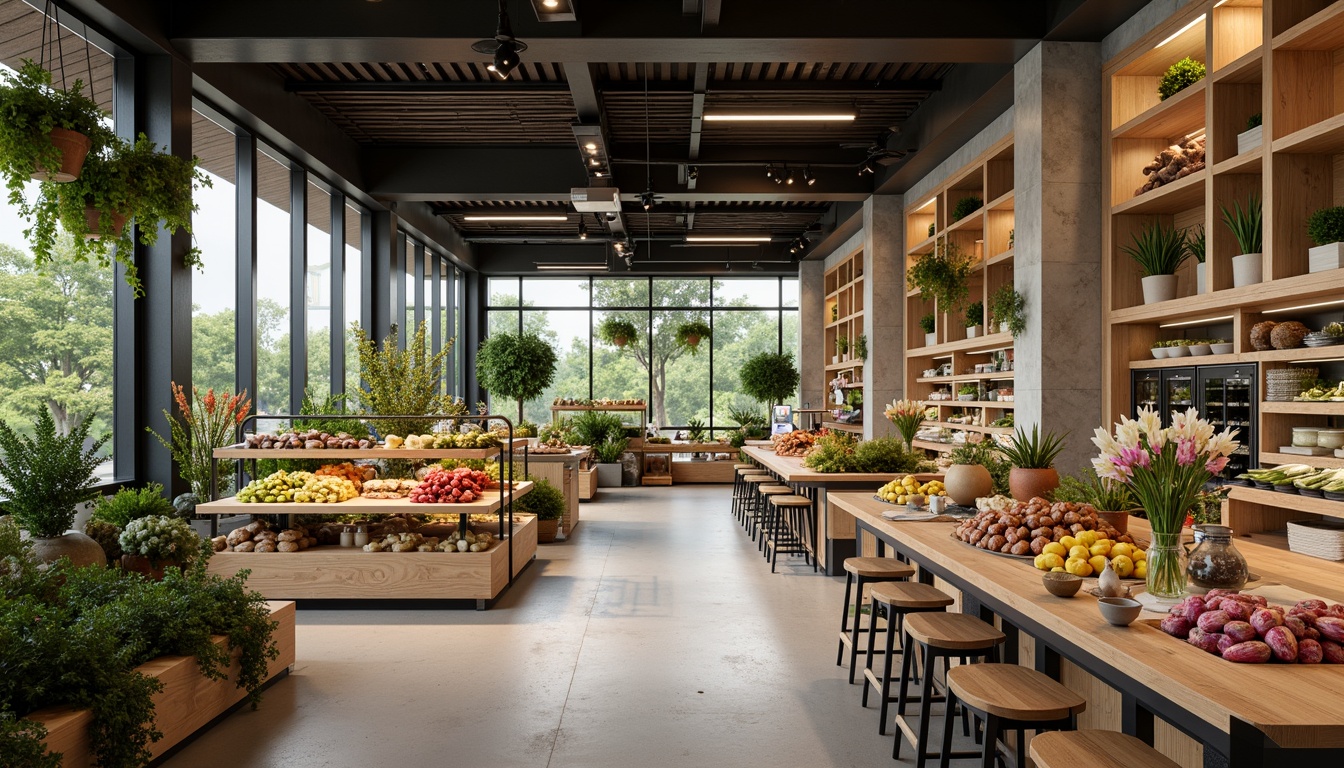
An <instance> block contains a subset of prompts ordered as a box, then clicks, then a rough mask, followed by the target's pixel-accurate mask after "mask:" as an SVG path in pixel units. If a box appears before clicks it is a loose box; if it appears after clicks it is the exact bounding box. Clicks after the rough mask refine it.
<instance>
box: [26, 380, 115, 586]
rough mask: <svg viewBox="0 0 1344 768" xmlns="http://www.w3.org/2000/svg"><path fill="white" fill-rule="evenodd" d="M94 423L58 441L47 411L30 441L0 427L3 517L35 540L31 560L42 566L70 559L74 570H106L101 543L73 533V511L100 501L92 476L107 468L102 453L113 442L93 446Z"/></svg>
mask: <svg viewBox="0 0 1344 768" xmlns="http://www.w3.org/2000/svg"><path fill="white" fill-rule="evenodd" d="M92 422H93V417H92V416H91V415H89V416H84V417H82V418H79V419H77V423H76V425H75V426H74V428H72V429H71V430H70V433H69V434H67V435H59V434H57V433H56V421H55V419H53V418H52V416H51V411H50V410H49V409H47V407H46V406H43V407H42V408H41V409H40V410H39V411H38V413H37V423H36V424H34V425H33V436H32V437H26V436H23V435H20V434H18V433H17V432H16V431H15V430H14V429H12V428H11V427H10V426H9V424H8V423H6V422H4V421H0V496H3V497H4V498H5V499H6V501H5V504H4V509H5V511H6V512H8V513H9V514H11V515H13V516H14V521H15V522H17V523H18V524H19V527H20V528H22V529H23V530H25V531H27V532H28V534H29V535H30V536H32V537H33V548H32V552H33V556H34V557H36V558H38V559H39V560H41V561H43V562H55V561H57V560H59V559H60V558H62V557H68V558H70V562H71V564H72V565H75V566H76V567H78V566H84V565H106V564H107V557H106V556H105V555H104V554H103V548H102V547H101V546H99V545H98V542H96V541H94V540H93V539H91V538H89V537H88V536H86V535H84V534H82V533H80V532H78V531H72V530H70V526H71V525H72V524H73V523H74V522H75V508H76V507H78V506H80V505H81V504H85V503H87V502H90V501H92V500H94V499H96V498H97V497H98V491H97V490H95V489H94V487H93V486H94V483H95V482H96V479H95V477H94V474H93V473H94V470H96V469H97V468H98V465H99V464H102V463H103V459H102V457H101V456H99V455H98V451H99V450H100V449H102V447H103V444H104V443H106V442H107V441H108V439H109V438H110V437H111V435H110V434H107V435H103V436H102V437H99V438H97V439H94V440H90V439H89V428H90V427H91V426H92ZM86 443H87V444H88V447H87V448H86V447H85V444H86Z"/></svg>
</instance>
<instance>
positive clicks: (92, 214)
mask: <svg viewBox="0 0 1344 768" xmlns="http://www.w3.org/2000/svg"><path fill="white" fill-rule="evenodd" d="M101 218H102V212H101V211H99V210H98V209H97V208H85V209H84V223H85V224H87V225H88V228H89V231H88V232H85V233H84V239H85V240H101V239H102V238H104V237H110V238H117V237H121V231H122V230H123V229H125V228H126V217H125V216H122V215H121V214H120V213H117V212H116V211H113V212H112V231H111V232H103V231H102V230H101V229H100V227H101V226H102V225H101V223H100V221H99V220H100V219H101Z"/></svg>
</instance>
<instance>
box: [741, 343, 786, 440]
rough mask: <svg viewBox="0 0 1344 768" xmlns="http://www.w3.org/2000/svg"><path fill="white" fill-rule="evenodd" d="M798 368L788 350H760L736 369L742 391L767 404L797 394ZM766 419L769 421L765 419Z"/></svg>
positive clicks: (772, 404)
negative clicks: (739, 369) (780, 351)
mask: <svg viewBox="0 0 1344 768" xmlns="http://www.w3.org/2000/svg"><path fill="white" fill-rule="evenodd" d="M798 379H799V374H798V368H797V366H795V365H794V363H793V353H792V352H782V353H779V352H760V353H758V354H755V355H752V356H751V357H749V358H747V362H746V363H744V364H743V365H742V370H741V371H740V372H739V373H738V380H739V381H740V382H741V389H742V393H743V394H745V395H746V396H747V397H750V398H752V399H754V400H758V401H760V402H762V403H765V405H766V407H767V408H770V407H772V406H774V405H775V404H777V403H783V402H785V401H786V400H788V399H790V398H792V397H795V396H796V395H797V394H798ZM766 423H769V422H768V421H767V422H766Z"/></svg>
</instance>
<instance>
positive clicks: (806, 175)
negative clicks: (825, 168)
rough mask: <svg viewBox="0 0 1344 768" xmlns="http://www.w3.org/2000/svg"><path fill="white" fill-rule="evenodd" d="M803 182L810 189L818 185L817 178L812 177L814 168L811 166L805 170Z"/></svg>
mask: <svg viewBox="0 0 1344 768" xmlns="http://www.w3.org/2000/svg"><path fill="white" fill-rule="evenodd" d="M803 181H804V182H805V183H806V184H807V186H809V187H810V186H812V185H813V184H816V183H817V177H816V176H813V175H812V166H810V165H809V166H807V167H806V168H804V169H803Z"/></svg>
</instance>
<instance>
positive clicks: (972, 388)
mask: <svg viewBox="0 0 1344 768" xmlns="http://www.w3.org/2000/svg"><path fill="white" fill-rule="evenodd" d="M957 394H958V395H978V394H980V388H979V387H977V386H976V385H974V384H962V385H961V386H960V387H957Z"/></svg>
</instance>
